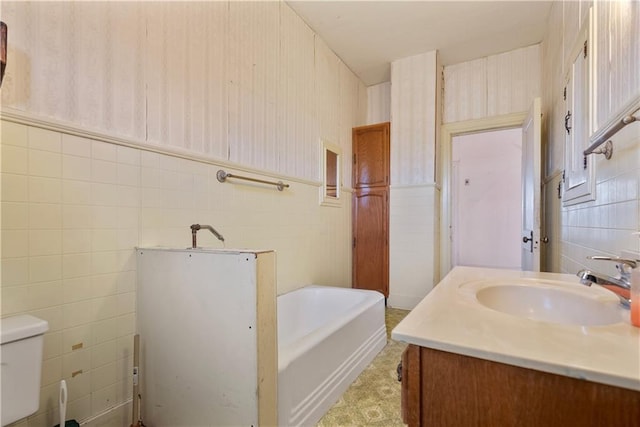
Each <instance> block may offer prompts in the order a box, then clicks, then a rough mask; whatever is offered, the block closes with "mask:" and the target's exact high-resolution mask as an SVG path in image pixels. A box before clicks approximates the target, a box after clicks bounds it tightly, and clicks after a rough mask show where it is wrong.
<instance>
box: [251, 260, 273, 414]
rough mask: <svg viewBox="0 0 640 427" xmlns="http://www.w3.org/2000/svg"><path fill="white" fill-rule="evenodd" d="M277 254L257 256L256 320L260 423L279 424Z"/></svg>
mask: <svg viewBox="0 0 640 427" xmlns="http://www.w3.org/2000/svg"><path fill="white" fill-rule="evenodd" d="M276 294H277V292H276V255H275V252H265V253H261V254H258V255H257V259H256V299H257V301H256V305H257V307H256V318H257V319H256V320H257V322H256V323H257V325H258V329H257V331H256V335H257V340H258V342H257V348H258V423H259V424H260V425H261V426H274V427H275V426H277V425H278V334H277V319H276V317H277V310H276V304H277V302H276V301H277V299H276V298H277V297H276Z"/></svg>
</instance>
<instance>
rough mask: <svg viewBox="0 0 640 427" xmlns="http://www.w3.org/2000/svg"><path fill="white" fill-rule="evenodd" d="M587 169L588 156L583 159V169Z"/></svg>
mask: <svg viewBox="0 0 640 427" xmlns="http://www.w3.org/2000/svg"><path fill="white" fill-rule="evenodd" d="M586 168H587V156H584V157H583V158H582V169H586Z"/></svg>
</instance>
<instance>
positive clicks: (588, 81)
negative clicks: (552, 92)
mask: <svg viewBox="0 0 640 427" xmlns="http://www.w3.org/2000/svg"><path fill="white" fill-rule="evenodd" d="M591 17H592V14H591V12H590V13H589V15H588V18H587V20H586V21H585V22H584V23H583V25H582V29H581V30H580V33H579V36H578V38H577V40H576V42H575V44H574V47H573V49H572V50H571V53H570V56H569V64H568V66H567V74H566V78H565V86H564V88H563V98H564V100H565V111H566V113H565V116H564V129H565V135H564V136H565V157H564V158H565V165H564V166H565V167H564V176H563V180H564V193H563V203H564V205H573V204H577V203H582V202H586V201H590V200H595V197H596V194H595V184H596V183H595V162H594V161H593V156H585V155H584V154H583V152H584V150H585V149H586V148H587V147H588V146H589V144H590V139H589V138H590V136H591V135H592V133H593V124H594V120H593V112H594V108H593V106H594V101H595V93H594V90H593V86H594V85H593V77H594V72H593V70H594V68H595V62H594V58H595V53H594V52H593V49H592V46H593V37H592V34H593V20H592V18H591Z"/></svg>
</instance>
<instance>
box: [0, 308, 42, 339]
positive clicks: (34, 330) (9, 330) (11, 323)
mask: <svg viewBox="0 0 640 427" xmlns="http://www.w3.org/2000/svg"><path fill="white" fill-rule="evenodd" d="M0 329H1V330H2V334H1V338H0V344H7V343H10V342H12V341H18V340H22V339H25V338H30V337H33V336H36V335H41V334H44V333H45V332H47V331H48V330H49V324H48V323H47V321H46V320H42V319H39V318H37V317H35V316H31V315H29V314H21V315H19V316H12V317H5V318H3V319H0Z"/></svg>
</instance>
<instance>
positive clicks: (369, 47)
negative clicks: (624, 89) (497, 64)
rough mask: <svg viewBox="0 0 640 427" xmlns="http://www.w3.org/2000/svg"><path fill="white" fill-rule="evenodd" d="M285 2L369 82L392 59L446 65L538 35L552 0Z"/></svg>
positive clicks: (386, 71)
mask: <svg viewBox="0 0 640 427" xmlns="http://www.w3.org/2000/svg"><path fill="white" fill-rule="evenodd" d="M287 4H288V5H289V6H290V7H291V8H292V9H293V10H294V11H295V12H296V13H297V14H298V15H300V17H302V19H304V20H305V22H306V23H307V24H308V25H309V26H310V27H311V28H312V29H313V30H314V31H315V32H316V33H317V34H318V35H320V37H322V39H324V41H325V42H326V43H327V45H328V46H329V47H330V48H331V49H332V50H333V51H334V52H335V53H336V54H337V55H338V56H339V57H340V59H342V61H343V62H344V63H345V64H346V65H347V66H348V67H349V68H350V69H351V70H352V71H353V72H354V73H355V74H356V75H358V77H360V79H361V80H362V81H363V82H364V83H365V85H367V86H370V85H374V84H378V83H382V82H385V81H389V80H390V63H391V62H392V61H394V60H396V59H400V58H404V57H407V56H411V55H416V54H419V53H424V52H429V51H432V50H436V49H437V50H438V51H439V53H440V59H441V61H442V63H443V65H451V64H456V63H460V62H464V61H469V60H472V59H477V58H482V57H484V56H488V55H493V54H496V53H501V52H507V51H509V50H513V49H517V48H519V47H525V46H530V45H532V44H536V43H539V42H541V41H542V38H543V36H544V33H545V29H546V23H547V17H548V15H549V11H550V9H551V4H552V1H481V0H475V1H456V0H449V1H433V0H423V1H367V0H365V1H328V0H315V1H296V0H287Z"/></svg>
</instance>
